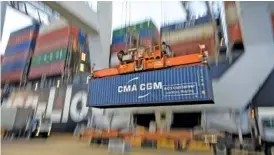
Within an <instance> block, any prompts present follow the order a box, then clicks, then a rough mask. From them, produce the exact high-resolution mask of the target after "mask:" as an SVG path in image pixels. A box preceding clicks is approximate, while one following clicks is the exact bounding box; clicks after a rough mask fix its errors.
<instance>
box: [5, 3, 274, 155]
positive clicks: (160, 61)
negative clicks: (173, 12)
mask: <svg viewBox="0 0 274 155" xmlns="http://www.w3.org/2000/svg"><path fill="white" fill-rule="evenodd" d="M24 3H29V2H22V3H20V4H24ZM61 3H62V4H61ZM98 3H100V5H98V6H97V9H99V10H100V9H102V8H103V6H104V7H109V8H108V10H111V9H110V6H111V7H112V3H114V2H106V3H101V2H98ZM123 3H125V4H126V5H128V3H129V2H123ZM161 3H162V2H161ZM203 3H204V4H205V6H206V9H207V10H206V11H205V12H206V13H204V14H203V15H200V16H199V17H198V16H197V15H195V14H193V13H192V12H191V9H190V8H189V7H187V6H188V5H190V2H178V4H180V5H182V6H183V9H184V10H185V14H186V19H184V20H183V21H176V22H166V21H165V19H162V20H163V21H161V22H162V23H161V24H160V27H159V24H158V23H157V22H158V21H156V22H155V20H154V19H146V20H142V21H139V22H131V21H130V20H128V19H126V21H125V23H126V24H125V23H123V24H122V25H123V26H120V27H119V28H116V29H114V30H113V31H112V32H111V33H109V34H107V32H108V30H107V28H106V27H107V26H109V25H108V24H109V23H107V21H108V18H111V17H110V16H108V17H107V14H108V13H107V11H102V10H100V11H98V12H82V11H83V10H85V7H87V3H84V2H72V3H67V2H60V3H59V2H55V1H53V2H45V3H44V2H41V3H37V4H39V5H41V4H43V8H47V9H53V10H51V12H52V13H54V11H58V12H57V13H60V15H61V16H60V17H62V18H56V17H55V15H54V16H53V15H51V18H53V19H51V20H50V21H49V23H48V24H44V23H43V22H42V21H39V23H40V24H36V22H34V23H33V24H32V25H30V26H28V27H25V28H22V29H20V30H16V31H14V32H11V34H10V37H9V40H8V43H7V47H6V49H5V53H4V55H3V58H2V57H1V110H2V112H1V114H2V118H3V117H4V118H5V119H2V121H1V142H2V151H3V154H5V155H13V154H18V153H19V154H22V155H24V154H28V155H29V154H37V152H41V153H42V154H53V155H54V154H58V155H63V154H64V155H65V154H66V155H70V154H76V153H78V154H79V153H80V154H88V153H97V154H109V153H130V154H136V155H137V154H141V153H142V154H167V153H169V154H170V153H171V152H172V154H196V155H198V154H214V155H219V154H221V155H234V154H235V155H236V154H244V153H245V154H265V155H273V154H274V133H273V127H274V109H273V107H274V104H273V103H274V99H273V97H272V96H273V95H272V96H271V92H273V87H272V85H273V73H274V71H273V69H274V63H273V61H272V59H271V58H273V56H274V54H273V50H274V49H273V47H274V46H272V45H273V41H274V40H273V31H274V20H273V19H274V18H273V17H274V7H273V8H272V6H274V5H273V4H272V3H270V2H269V4H267V3H268V2H254V3H253V2H220V4H219V3H218V11H216V10H213V5H214V3H215V2H203ZM30 4H31V5H33V4H32V3H30ZM72 4H74V5H72ZM78 4H79V6H81V7H80V8H81V9H79V8H78V9H77V10H76V13H75V12H74V11H75V10H74V11H73V9H75V8H77V7H78ZM1 5H2V3H1ZM9 5H11V7H13V8H15V9H16V7H15V6H13V4H10V3H9ZM70 5H71V7H70V8H69V10H66V9H67V8H66V7H68V6H70ZM161 5H162V4H161ZM18 6H19V5H18ZM60 6H62V7H60ZM101 7H102V8H101ZM127 7H129V6H127ZM61 8H62V10H60V9H61ZM129 8H130V7H129ZM262 8H268V10H270V11H268V12H267V13H266V11H263V10H262ZM17 9H19V10H20V8H17ZM39 9H41V8H39ZM39 9H38V10H39ZM127 9H128V8H127ZM240 9H241V11H239V10H240ZM25 10H27V7H26V8H25ZM129 10H130V9H129ZM20 11H21V12H24V10H23V11H22V10H20ZM86 11H87V10H86ZM89 11H90V10H89ZM130 11H131V10H130ZM130 11H129V12H130ZM27 12H28V11H26V14H27V15H28V16H29V14H28V13H27ZM36 12H38V16H39V20H41V19H40V13H39V11H36ZM46 12H48V11H46ZM64 12H65V13H64ZM77 12H78V13H77ZM243 12H244V13H243ZM92 13H94V14H92ZM122 14H123V9H122ZM125 14H126V15H127V14H128V11H126V13H125ZM161 14H164V13H161ZM249 14H253V15H252V16H250V15H249ZM86 15H87V18H84V16H86ZM159 16H165V15H159ZM93 17H97V18H96V19H93ZM268 17H270V18H268ZM55 18H56V19H55ZM101 18H103V19H104V20H102V19H101ZM161 18H163V17H161ZM165 18H166V17H165ZM86 19H89V20H88V21H87V20H86ZM99 19H101V20H99ZM250 19H252V21H251V20H250ZM36 20H37V19H36ZM112 20H115V18H113V19H112ZM94 21H96V22H95V23H92V22H94ZM108 22H109V21H108ZM250 22H256V23H261V24H250ZM106 23H107V24H106ZM163 23H164V24H163ZM262 30H264V31H262ZM109 32H110V31H109ZM108 35H109V36H108ZM254 36H256V37H254ZM108 37H109V38H111V39H110V40H109V42H108V41H106V40H105V39H106V38H108ZM109 38H108V39H109ZM109 44H111V45H110V48H109ZM106 47H108V48H106ZM106 49H107V50H106ZM258 51H260V52H258ZM99 58H102V60H101V59H100V61H102V62H103V61H105V60H109V62H108V64H107V65H105V67H102V66H103V65H102V66H100V65H101V64H99V66H98V64H96V63H94V62H97V61H94V60H96V59H99ZM251 60H252V61H251ZM254 62H258V63H254ZM97 66H98V67H97ZM106 66H107V67H106ZM97 68H100V69H97ZM30 139H31V140H30ZM41 153H40V154H41Z"/></svg>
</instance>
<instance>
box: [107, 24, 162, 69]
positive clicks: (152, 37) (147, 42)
mask: <svg viewBox="0 0 274 155" xmlns="http://www.w3.org/2000/svg"><path fill="white" fill-rule="evenodd" d="M132 33H135V34H137V37H138V38H139V44H140V45H141V46H145V47H152V46H155V45H157V44H159V39H160V33H159V31H158V29H157V27H156V26H155V24H154V23H153V22H152V21H151V20H149V21H144V22H141V23H137V24H135V25H132V26H128V27H125V28H122V29H117V30H114V31H113V36H112V45H111V49H110V53H111V54H110V66H111V67H116V66H117V65H118V64H119V60H118V58H117V52H119V51H121V50H126V48H129V47H128V46H129V35H130V34H132Z"/></svg>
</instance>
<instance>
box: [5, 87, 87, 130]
mask: <svg viewBox="0 0 274 155" xmlns="http://www.w3.org/2000/svg"><path fill="white" fill-rule="evenodd" d="M3 104H6V105H8V106H15V107H33V108H36V109H37V110H36V115H41V114H42V113H43V112H46V116H49V117H51V118H52V122H53V126H52V129H53V132H72V131H73V130H74V128H75V126H76V124H77V123H81V122H86V121H87V118H88V116H89V115H91V109H90V108H88V107H86V105H87V85H66V86H62V87H60V88H56V87H51V88H43V89H39V90H37V91H33V90H25V89H24V90H22V89H21V90H17V91H15V92H13V93H12V94H11V95H10V96H9V98H8V100H6V101H5V103H3Z"/></svg>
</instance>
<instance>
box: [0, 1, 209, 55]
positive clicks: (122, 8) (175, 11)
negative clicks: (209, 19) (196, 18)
mask: <svg viewBox="0 0 274 155" xmlns="http://www.w3.org/2000/svg"><path fill="white" fill-rule="evenodd" d="M179 3H180V2H176V1H158V2H156V1H144V2H140V1H138V2H137V1H135V2H128V3H127V4H126V2H122V1H115V2H113V16H112V18H113V20H112V21H113V24H112V27H113V29H114V28H119V27H122V26H124V25H125V24H126V22H127V23H136V22H139V21H142V20H144V19H152V20H153V21H154V22H155V24H156V26H157V27H158V28H160V26H161V25H163V24H170V23H173V22H176V21H183V20H185V12H184V9H183V8H182V6H181V5H180V4H179ZM91 4H92V5H93V6H92V8H93V9H95V8H96V2H95V3H94V1H93V2H91ZM194 8H196V11H197V13H198V14H203V13H204V12H205V6H204V5H203V4H201V2H197V1H193V5H192V9H194ZM197 8H199V9H197ZM129 10H130V11H129ZM15 19H16V20H15ZM125 21H126V22H125ZM31 23H32V20H31V19H30V18H29V17H27V16H26V15H23V14H22V13H19V12H17V11H16V10H13V9H11V8H8V9H7V13H6V20H5V25H4V30H3V40H2V43H1V44H0V52H1V54H3V53H4V51H5V47H6V45H7V42H8V39H9V34H10V32H13V31H16V30H18V29H21V28H23V27H26V26H28V25H30V24H31Z"/></svg>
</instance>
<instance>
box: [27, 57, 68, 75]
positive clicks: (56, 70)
mask: <svg viewBox="0 0 274 155" xmlns="http://www.w3.org/2000/svg"><path fill="white" fill-rule="evenodd" d="M64 69H65V61H57V62H53V63H50V64H43V65H39V66H35V67H31V68H30V72H29V76H28V77H29V79H35V78H40V77H42V76H53V75H60V74H62V73H63V72H64Z"/></svg>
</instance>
